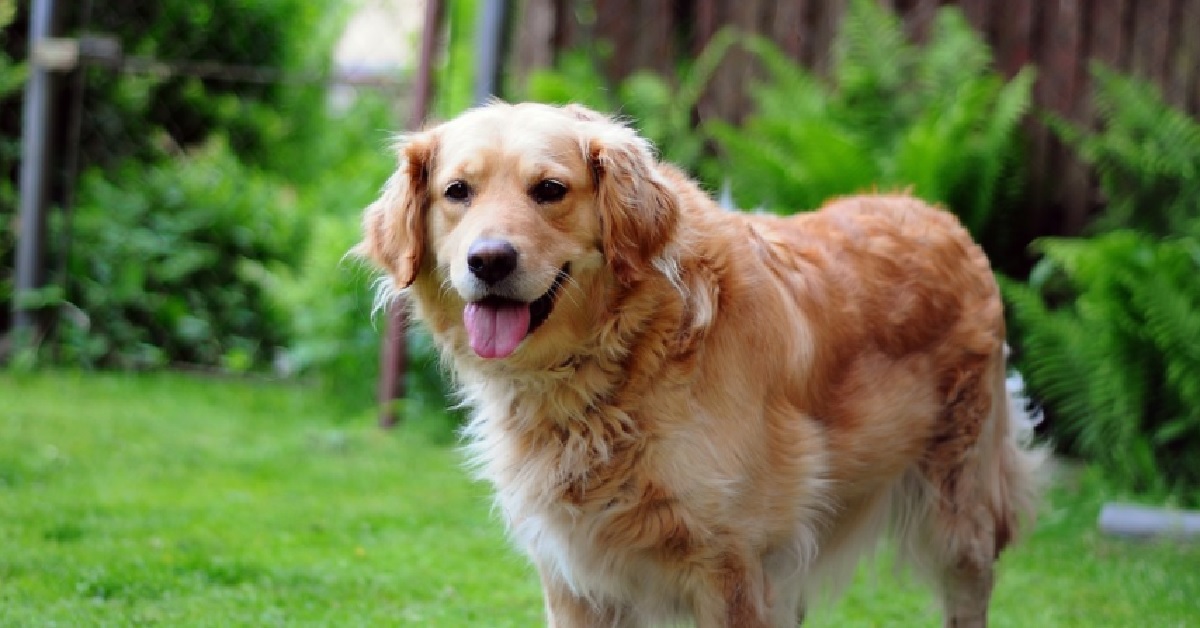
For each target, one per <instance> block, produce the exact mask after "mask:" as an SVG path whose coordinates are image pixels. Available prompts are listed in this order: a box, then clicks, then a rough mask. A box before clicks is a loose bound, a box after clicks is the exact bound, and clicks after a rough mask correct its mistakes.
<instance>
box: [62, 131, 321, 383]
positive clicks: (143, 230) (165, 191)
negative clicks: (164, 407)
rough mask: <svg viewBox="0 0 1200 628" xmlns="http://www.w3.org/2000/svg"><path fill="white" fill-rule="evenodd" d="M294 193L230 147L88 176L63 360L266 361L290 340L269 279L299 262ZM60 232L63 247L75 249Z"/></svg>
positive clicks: (72, 263)
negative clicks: (65, 244)
mask: <svg viewBox="0 0 1200 628" xmlns="http://www.w3.org/2000/svg"><path fill="white" fill-rule="evenodd" d="M294 196H295V195H294V193H293V192H292V191H291V190H288V189H286V188H283V187H282V186H280V185H278V184H277V183H275V182H274V181H273V180H271V179H270V178H268V177H266V176H264V175H262V174H259V173H257V172H255V171H254V170H253V169H250V168H248V167H246V166H244V165H243V164H241V163H239V162H238V161H237V159H236V158H235V157H234V156H233V155H232V154H231V152H230V149H229V147H228V146H227V145H226V144H225V143H224V142H221V141H212V142H210V143H209V144H208V145H206V146H204V147H203V148H202V149H199V150H197V151H195V152H193V153H189V154H187V155H183V156H180V157H179V158H177V159H173V160H171V161H168V162H166V163H163V164H160V165H155V166H149V167H147V166H145V165H143V164H139V163H137V162H127V164H126V165H125V166H124V167H121V168H119V169H117V170H116V171H114V172H112V173H111V174H106V173H104V172H102V171H99V170H92V171H90V172H88V173H87V174H86V175H85V176H84V177H83V179H82V181H81V186H80V192H79V203H78V207H77V209H76V212H75V217H74V221H73V228H72V230H71V231H72V236H71V238H70V241H71V242H72V246H71V256H70V260H69V271H70V272H69V274H70V277H71V280H70V284H69V285H68V286H66V287H65V293H63V294H62V297H63V298H64V299H65V301H66V302H67V304H68V306H67V307H66V308H64V310H63V311H64V313H65V315H64V317H63V321H61V323H60V326H61V338H62V344H63V346H62V350H63V352H64V355H63V357H64V358H65V359H66V360H67V361H69V362H76V363H83V364H96V365H108V366H121V367H150V366H158V365H162V364H168V363H170V364H178V363H189V364H201V365H214V366H215V365H221V366H224V367H226V368H232V369H235V370H238V369H244V368H249V367H250V366H252V365H254V364H257V363H260V362H262V361H263V360H265V359H269V358H270V357H271V356H272V352H273V351H274V350H275V349H276V348H277V347H281V346H284V345H285V344H286V343H287V342H288V340H289V337H290V335H289V324H290V321H289V320H288V318H289V317H288V316H287V314H286V312H285V311H284V310H283V309H281V308H280V307H279V305H278V304H277V303H276V302H274V301H273V299H272V297H271V295H270V291H271V285H270V282H271V273H270V272H269V271H270V270H271V269H273V268H274V267H276V266H285V267H286V266H291V265H294V264H296V263H297V262H298V261H299V258H300V256H301V254H302V246H301V245H302V243H303V234H304V231H305V225H304V224H303V222H302V220H301V218H300V216H298V215H297V212H296V205H295V198H294ZM63 228H64V225H62V224H61V223H59V224H58V225H57V229H56V231H57V232H58V236H56V237H55V238H53V241H54V242H56V243H62V242H65V241H67V238H66V236H65V234H63V233H62V229H63ZM60 253H61V251H60ZM59 289H60V290H62V287H59Z"/></svg>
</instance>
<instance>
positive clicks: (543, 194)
mask: <svg viewBox="0 0 1200 628" xmlns="http://www.w3.org/2000/svg"><path fill="white" fill-rule="evenodd" d="M566 195H567V186H565V185H563V184H562V182H561V181H555V180H554V179H542V180H541V181H538V182H537V183H535V184H534V185H533V187H532V188H529V196H530V197H532V198H533V200H535V201H537V202H538V203H557V202H558V201H561V200H563V197H564V196H566Z"/></svg>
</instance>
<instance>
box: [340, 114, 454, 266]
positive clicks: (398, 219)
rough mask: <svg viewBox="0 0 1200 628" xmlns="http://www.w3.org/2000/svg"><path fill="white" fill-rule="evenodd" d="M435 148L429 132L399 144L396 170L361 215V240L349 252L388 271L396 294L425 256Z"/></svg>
mask: <svg viewBox="0 0 1200 628" xmlns="http://www.w3.org/2000/svg"><path fill="white" fill-rule="evenodd" d="M434 146H435V140H434V137H433V135H432V134H430V133H422V134H419V135H416V136H411V137H409V138H406V139H404V140H402V141H401V142H400V143H399V145H398V149H397V152H398V153H399V161H400V164H399V167H398V168H397V169H396V172H395V173H394V174H392V176H391V177H390V178H389V179H388V181H387V184H386V185H384V188H383V193H382V194H381V195H380V196H379V198H378V199H377V200H376V201H375V202H374V203H371V205H370V206H368V207H367V209H366V210H365V211H364V212H363V240H362V242H360V243H359V244H358V245H357V246H355V247H354V249H353V251H352V252H353V253H354V254H357V255H359V256H362V257H366V258H367V259H370V260H371V261H372V262H374V263H375V264H376V265H378V266H379V267H380V268H383V269H384V270H387V271H388V273H390V274H391V275H392V278H393V280H394V281H395V284H396V288H397V289H400V288H407V287H409V286H411V285H412V283H413V281H415V280H416V278H417V273H418V272H419V271H420V269H421V262H422V258H423V257H424V254H425V214H426V212H427V211H428V209H429V169H430V167H431V165H432V160H433V151H434Z"/></svg>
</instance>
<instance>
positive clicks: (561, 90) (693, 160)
mask: <svg viewBox="0 0 1200 628" xmlns="http://www.w3.org/2000/svg"><path fill="white" fill-rule="evenodd" d="M737 40H738V36H737V35H736V33H735V32H734V31H732V30H729V29H726V30H723V31H721V32H719V33H718V34H717V35H716V36H714V37H713V39H712V41H710V42H709V44H708V45H707V46H706V47H705V49H704V51H703V52H702V53H701V54H700V56H698V57H697V58H696V59H695V60H694V61H692V62H689V63H685V64H684V65H683V66H682V67H681V68H680V69H679V72H678V77H679V78H678V81H677V84H672V82H671V81H668V80H667V79H665V78H663V77H661V76H658V75H657V74H654V73H653V72H648V71H640V72H635V73H633V74H632V75H630V76H629V77H628V78H626V79H625V80H624V81H622V82H621V84H620V85H619V86H617V87H616V89H613V88H612V86H610V85H609V84H608V80H607V79H606V78H605V77H604V75H603V73H602V72H601V71H600V70H599V64H598V63H597V62H596V58H597V57H598V56H603V55H605V54H607V52H606V49H605V48H604V46H603V45H597V46H596V47H595V48H594V49H592V50H575V51H571V52H568V53H566V54H564V55H563V56H562V58H560V59H559V60H558V63H557V67H556V68H555V69H553V70H540V71H537V72H534V73H532V74H531V75H530V77H529V81H528V83H527V84H526V86H525V91H524V97H523V99H524V100H534V101H538V102H545V103H552V104H567V103H571V102H575V103H580V104H583V105H587V106H589V107H592V108H593V109H596V110H598V111H604V112H619V113H620V114H621V115H623V116H627V117H628V118H629V119H630V122H631V123H632V124H633V125H634V126H635V127H637V129H638V131H639V132H641V134H642V135H644V136H645V137H646V138H647V139H649V140H650V141H651V142H653V143H654V145H655V148H657V149H658V150H659V151H660V153H661V156H662V158H663V159H665V160H667V161H670V162H671V163H674V164H676V165H679V166H681V167H683V168H684V169H686V170H688V171H690V172H692V173H693V174H695V175H697V176H700V177H702V178H704V179H706V180H707V181H708V182H709V183H719V176H718V175H717V173H716V169H715V165H716V164H715V163H713V161H712V160H711V159H710V157H711V155H709V154H708V152H707V151H706V143H707V138H706V137H705V136H704V134H703V133H702V132H700V131H699V130H697V129H696V128H695V125H694V121H693V115H694V110H695V108H696V105H697V104H698V103H699V101H700V98H701V96H703V94H704V89H705V87H707V85H708V82H709V80H710V79H711V78H712V75H713V73H714V72H715V71H716V69H717V66H718V65H719V64H720V62H721V59H722V58H724V56H725V54H726V53H727V52H728V50H729V48H730V47H731V46H732V45H734V44H735V43H737Z"/></svg>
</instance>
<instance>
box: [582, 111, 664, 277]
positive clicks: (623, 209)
mask: <svg viewBox="0 0 1200 628" xmlns="http://www.w3.org/2000/svg"><path fill="white" fill-rule="evenodd" d="M597 126H598V127H601V128H602V129H603V131H602V132H600V133H597V134H596V135H594V136H592V137H591V138H590V139H589V140H588V144H587V152H588V156H589V158H590V161H591V167H592V171H593V173H594V175H595V179H596V194H597V205H598V207H599V208H600V222H601V229H602V232H603V238H604V244H603V245H604V257H605V258H606V259H607V260H608V263H609V265H610V266H611V268H612V270H613V273H614V274H615V275H616V276H617V279H619V280H620V281H621V282H622V283H624V284H626V285H628V284H631V283H633V282H635V281H637V280H638V278H639V277H641V276H642V274H643V273H645V272H646V271H647V270H649V268H650V265H651V263H652V262H653V261H654V258H655V256H657V255H658V254H659V253H660V252H662V249H663V247H664V246H665V245H666V244H667V242H668V240H670V238H671V236H672V234H673V233H674V231H675V224H676V222H678V219H679V202H678V199H677V198H676V196H675V194H674V193H673V192H672V191H671V189H670V187H669V186H668V183H667V181H666V180H665V179H664V178H663V175H662V174H661V173H660V172H659V169H658V164H657V162H656V161H655V159H654V155H653V154H652V153H651V150H650V143H649V142H647V141H646V140H644V139H642V138H641V137H638V135H637V134H636V133H634V132H633V130H631V129H629V128H627V127H623V126H619V125H616V124H614V123H612V122H607V121H606V122H603V123H601V124H597Z"/></svg>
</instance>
